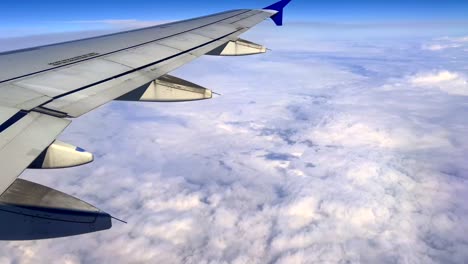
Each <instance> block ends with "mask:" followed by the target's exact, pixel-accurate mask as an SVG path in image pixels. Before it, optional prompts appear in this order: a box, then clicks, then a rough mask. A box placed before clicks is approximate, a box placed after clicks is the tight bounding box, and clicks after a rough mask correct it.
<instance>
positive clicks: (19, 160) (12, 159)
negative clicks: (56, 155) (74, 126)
mask: <svg viewBox="0 0 468 264" xmlns="http://www.w3.org/2000/svg"><path fill="white" fill-rule="evenodd" d="M15 111H16V112H18V109H13V108H7V107H1V108H0V113H2V114H1V115H0V117H1V118H2V120H1V122H2V126H4V124H5V123H8V126H6V127H4V130H3V131H2V132H1V133H0V142H1V143H0V168H2V175H1V176H0V194H1V193H3V192H4V191H5V190H6V189H7V188H8V187H9V186H10V185H11V184H12V183H13V182H14V181H15V179H16V177H17V176H18V175H19V174H21V172H23V170H24V169H25V168H26V167H28V166H29V164H31V162H33V161H34V159H36V158H37V157H38V156H39V154H41V152H42V151H43V150H44V149H46V148H47V147H48V146H49V145H50V144H51V143H52V142H53V141H54V140H55V138H56V137H57V136H58V135H59V134H60V133H61V132H62V131H63V130H64V129H65V128H66V127H67V126H68V125H69V123H70V122H71V121H70V120H66V119H60V118H55V117H52V116H48V115H43V114H39V113H35V112H30V113H27V114H26V113H24V114H23V113H22V114H21V115H20V118H19V119H15V120H14V122H11V117H10V118H8V119H5V118H6V117H7V116H8V115H10V114H11V113H12V112H15ZM9 121H10V122H9Z"/></svg>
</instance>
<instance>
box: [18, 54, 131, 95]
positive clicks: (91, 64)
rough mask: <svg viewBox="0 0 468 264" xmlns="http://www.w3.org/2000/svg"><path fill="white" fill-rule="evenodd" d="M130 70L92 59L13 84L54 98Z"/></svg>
mask: <svg viewBox="0 0 468 264" xmlns="http://www.w3.org/2000/svg"><path fill="white" fill-rule="evenodd" d="M130 69H131V68H130V67H128V66H124V65H122V64H119V63H115V62H111V61H107V60H103V59H94V60H90V61H86V62H82V63H79V64H75V65H72V66H69V67H66V68H62V69H58V70H54V71H51V72H48V73H45V74H39V75H37V76H33V77H29V78H26V79H23V80H21V81H17V82H14V83H13V84H14V85H15V86H19V87H23V88H27V89H30V90H33V91H35V92H38V93H41V94H44V95H47V96H49V97H56V96H59V95H61V94H64V93H67V92H70V91H73V90H75V89H78V88H80V87H83V86H86V85H89V84H92V83H95V82H98V81H100V80H102V79H104V78H109V77H112V76H115V75H118V74H121V73H124V72H126V71H128V70H130Z"/></svg>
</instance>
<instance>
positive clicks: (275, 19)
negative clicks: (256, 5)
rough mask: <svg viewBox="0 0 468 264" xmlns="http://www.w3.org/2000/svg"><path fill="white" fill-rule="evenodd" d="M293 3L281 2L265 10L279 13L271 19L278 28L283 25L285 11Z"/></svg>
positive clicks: (284, 0) (289, 0)
mask: <svg viewBox="0 0 468 264" xmlns="http://www.w3.org/2000/svg"><path fill="white" fill-rule="evenodd" d="M290 2H291V0H281V1H279V2H276V3H274V4H272V5H270V6H267V7H265V8H263V9H269V10H276V11H278V13H276V14H274V15H273V16H272V17H271V19H272V20H273V22H275V24H276V25H277V26H282V25H283V9H284V8H285V7H286V6H287V5H288V4H289V3H290Z"/></svg>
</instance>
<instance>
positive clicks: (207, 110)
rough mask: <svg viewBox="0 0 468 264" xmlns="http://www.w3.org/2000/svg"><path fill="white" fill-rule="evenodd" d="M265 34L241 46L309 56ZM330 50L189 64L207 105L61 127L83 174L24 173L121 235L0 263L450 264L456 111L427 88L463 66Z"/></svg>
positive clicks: (36, 250)
mask: <svg viewBox="0 0 468 264" xmlns="http://www.w3.org/2000/svg"><path fill="white" fill-rule="evenodd" d="M264 30H265V29H264ZM276 30H277V29H276V28H275V29H271V31H263V32H262V33H261V35H260V34H259V36H256V33H255V32H253V33H251V34H249V35H250V36H246V38H248V39H252V40H254V41H258V42H261V43H270V44H271V46H275V45H278V44H275V39H277V38H278V37H279V38H283V35H278V34H285V36H284V38H289V39H292V38H295V39H296V40H297V41H298V42H300V43H299V44H297V45H296V46H294V47H308V46H309V44H310V41H311V40H310V38H309V37H308V35H307V34H306V33H307V32H306V31H304V32H303V34H298V32H302V31H300V30H298V29H295V30H297V31H294V30H293V31H294V32H295V33H294V34H292V35H288V30H287V28H284V30H282V32H281V33H279V32H276ZM283 31H284V32H283ZM327 41H330V40H329V39H325V40H323V42H319V43H314V45H317V47H318V46H319V45H322V44H323V43H326V42H327ZM333 43H334V47H333V49H331V50H327V49H316V50H308V49H307V48H305V49H296V48H291V49H288V48H287V47H284V46H283V47H282V48H281V49H279V50H277V49H274V50H275V51H274V52H271V53H267V54H266V55H264V56H253V57H239V58H216V57H206V58H202V59H200V60H198V61H196V62H194V63H192V64H190V65H187V66H186V67H184V68H182V69H181V70H179V71H177V72H176V73H175V74H176V75H177V76H180V77H183V78H186V79H188V80H191V81H194V82H197V83H200V84H201V85H204V86H207V87H209V88H212V89H214V90H215V91H217V92H220V93H221V94H223V96H221V97H218V98H216V99H213V100H209V101H201V102H192V103H177V104H138V103H111V104H109V105H106V106H104V107H102V108H99V109H97V110H96V111H94V112H92V113H90V114H87V115H85V116H83V117H81V118H79V119H76V120H74V122H73V123H72V125H71V126H70V127H69V129H67V131H66V133H64V134H63V136H62V137H61V140H63V141H66V142H70V143H72V144H76V145H78V146H81V147H84V148H86V149H87V150H89V151H92V152H94V153H95V154H96V160H95V162H93V163H92V164H90V165H86V166H83V167H79V168H72V169H66V170H59V171H27V172H26V174H25V175H24V177H26V178H27V179H29V180H33V181H35V182H40V183H42V184H46V185H48V186H51V187H53V188H57V189H59V190H61V191H64V192H67V193H70V194H72V195H76V196H78V197H80V198H82V199H84V200H86V201H88V202H90V203H92V204H95V205H97V206H98V207H100V208H102V209H103V210H106V211H108V212H110V213H112V214H114V215H116V216H117V217H120V218H123V219H125V220H126V221H128V222H129V224H127V225H124V224H119V223H114V227H113V229H111V230H109V231H106V232H101V233H97V234H91V235H85V236H78V237H72V238H63V239H57V240H47V241H34V242H5V243H2V247H0V256H6V257H4V258H0V262H2V261H3V262H5V263H10V262H22V263H37V262H41V261H42V262H49V261H54V260H56V261H58V260H62V258H64V259H65V260H66V261H68V262H69V263H103V262H115V263H324V262H325V263H326V262H328V263H347V262H349V263H360V262H362V263H400V262H409V263H463V262H466V260H467V259H468V255H467V253H466V250H465V248H466V245H467V244H468V240H467V238H466V237H465V234H466V233H467V231H468V225H467V224H466V223H465V221H464V219H465V218H466V216H467V214H468V206H467V205H466V202H465V201H466V198H468V187H467V186H468V185H467V184H466V181H467V177H468V175H467V173H466V172H467V171H468V165H466V164H467V163H466V157H467V154H468V138H467V137H466V135H467V134H468V124H467V121H466V118H465V116H466V115H465V114H464V113H466V112H467V111H468V108H467V107H468V106H466V97H464V96H453V93H449V92H446V91H444V90H443V89H448V88H447V87H452V88H453V87H454V86H456V84H458V83H459V81H460V80H466V78H465V77H464V75H463V74H462V73H461V72H462V71H461V70H460V68H463V67H466V64H463V65H462V64H460V63H459V62H457V63H451V62H450V60H449V59H443V58H437V60H438V61H439V63H438V64H437V65H435V64H433V61H432V60H431V58H430V57H429V58H428V57H426V56H425V53H424V52H422V53H415V52H414V49H413V47H415V46H417V45H419V44H420V43H417V45H416V44H414V40H413V39H409V40H407V42H403V41H402V40H398V41H396V42H392V41H391V40H388V41H381V42H378V41H376V42H375V43H369V42H367V41H363V40H353V41H349V40H347V41H337V40H334V41H333ZM324 46H326V45H324ZM336 47H339V49H338V48H336ZM335 48H336V49H335ZM389 51H391V52H389ZM417 61H423V63H415V62H417ZM438 67H441V68H442V69H443V70H434V69H438ZM444 87H445V88H444ZM433 88H434V89H433ZM91 130H92V132H90V131H91Z"/></svg>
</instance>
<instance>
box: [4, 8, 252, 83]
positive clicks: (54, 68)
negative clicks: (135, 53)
mask: <svg viewBox="0 0 468 264" xmlns="http://www.w3.org/2000/svg"><path fill="white" fill-rule="evenodd" d="M247 12H250V10H248V11H245V12H242V13H240V14H236V15H233V16H231V17H227V18H223V19H221V20H217V21H215V22H211V23H208V24H205V25H202V26H199V27H195V28H191V29H189V30H185V31H182V32H178V33H176V34H172V35H169V36H165V37H162V38H159V39H155V40H151V41H147V42H144V43H140V44H138V45H134V46H131V47H126V48H123V49H119V50H115V51H111V52H108V53H104V54H99V55H98V56H96V57H90V58H85V59H83V60H80V61H75V62H71V63H69V64H63V65H60V66H57V67H53V68H49V69H45V70H41V71H37V72H33V73H28V74H24V75H22V76H17V77H13V78H10V79H7V80H2V81H0V84H2V83H5V82H9V81H13V80H17V79H20V78H24V77H28V76H32V75H35V74H39V73H44V72H48V71H52V70H56V69H59V68H63V67H66V66H70V65H73V64H77V63H80V62H84V61H88V60H93V59H96V58H100V57H103V56H107V55H110V54H114V53H117V52H121V51H125V50H128V49H132V48H136V47H140V46H143V45H146V44H150V43H153V42H157V41H160V40H163V39H166V38H170V37H173V36H177V35H180V34H183V33H187V32H190V31H192V30H196V29H200V28H203V27H206V26H209V25H213V24H216V23H219V22H221V21H224V20H228V19H230V18H233V17H236V16H238V15H242V14H244V13H247Z"/></svg>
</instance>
